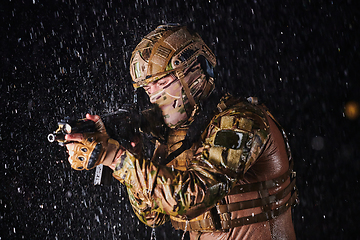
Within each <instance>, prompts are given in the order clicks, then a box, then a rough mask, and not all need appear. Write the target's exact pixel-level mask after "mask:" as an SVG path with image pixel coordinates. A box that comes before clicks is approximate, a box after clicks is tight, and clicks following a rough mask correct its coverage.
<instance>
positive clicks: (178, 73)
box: [175, 70, 196, 109]
mask: <svg viewBox="0 0 360 240" xmlns="http://www.w3.org/2000/svg"><path fill="white" fill-rule="evenodd" d="M175 76H176V77H177V78H178V79H179V80H180V83H181V85H182V86H183V89H184V91H185V94H186V97H187V98H188V100H189V103H190V105H191V109H194V108H195V106H196V102H195V100H194V98H193V96H192V95H191V92H190V88H189V85H188V84H187V83H186V82H185V80H184V79H185V75H184V71H183V70H178V71H176V72H175Z"/></svg>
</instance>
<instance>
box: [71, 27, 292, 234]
mask: <svg viewBox="0 0 360 240" xmlns="http://www.w3.org/2000/svg"><path fill="white" fill-rule="evenodd" d="M215 65H216V59H215V56H214V54H213V53H212V52H211V50H210V49H209V48H208V46H207V45H206V44H205V43H204V42H203V40H202V39H201V38H200V36H199V35H198V34H197V33H194V32H192V31H190V30H189V29H187V28H186V27H183V26H179V25H161V26H159V27H157V28H156V29H155V30H154V31H152V32H151V33H149V34H148V35H146V36H145V37H144V38H143V39H142V41H141V42H140V43H139V44H138V45H137V47H136V48H135V50H134V51H133V53H132V57H131V60H130V73H131V77H132V80H133V85H134V87H135V88H143V89H144V90H145V91H146V93H147V95H148V96H149V98H150V102H151V103H152V104H154V106H156V108H157V109H159V110H160V111H161V113H162V117H163V122H160V121H157V120H156V121H155V120H154V119H155V118H152V115H151V114H150V115H149V114H148V117H147V120H148V123H149V126H150V125H151V126H150V127H149V129H150V130H149V132H151V133H152V134H153V136H154V138H155V139H156V149H155V151H154V153H153V156H152V157H151V159H149V158H146V157H144V154H143V153H142V141H141V138H137V139H136V140H135V139H134V140H133V141H132V142H131V147H129V148H127V149H125V148H124V147H123V146H121V145H120V144H119V143H118V142H117V141H116V140H114V139H111V138H110V137H109V136H108V134H107V133H106V128H105V126H104V124H103V122H102V120H101V119H100V117H99V116H97V115H89V114H88V115H87V118H88V119H89V120H92V121H94V122H96V125H97V129H98V132H97V133H94V134H89V133H83V134H80V133H76V134H69V135H67V136H66V139H67V141H74V143H71V144H67V148H68V152H69V162H70V163H71V166H72V167H73V168H74V169H78V170H79V169H90V168H92V167H94V166H96V165H98V164H103V165H107V166H110V168H112V169H113V171H114V172H113V176H114V177H115V178H116V179H118V180H119V181H120V182H121V183H122V184H124V185H125V186H126V187H127V191H128V194H129V200H130V203H131V204H132V207H133V209H134V212H135V214H136V215H137V216H138V218H139V219H140V220H141V221H142V222H143V223H145V224H146V225H148V226H150V227H156V226H159V225H161V224H163V223H165V222H166V221H168V220H171V222H172V225H173V227H174V228H175V229H182V230H184V231H189V232H190V238H191V239H295V232H294V227H293V223H292V217H291V206H292V205H294V203H295V202H296V199H297V195H296V187H295V181H294V179H293V178H292V176H291V175H292V166H293V163H292V160H291V154H290V150H289V147H288V143H287V139H286V136H285V134H284V132H283V130H282V128H281V127H280V125H279V124H278V123H277V121H276V120H275V119H274V118H273V116H272V115H271V114H270V113H269V111H268V110H267V109H266V107H265V106H263V105H258V104H257V103H256V101H247V100H246V99H237V98H234V97H232V96H231V95H228V94H226V95H225V96H223V97H220V96H218V95H219V94H218V92H217V91H216V89H215V84H214V73H213V68H214V67H215ZM154 122H155V123H154ZM154 126H155V127H154ZM158 129H162V130H161V131H158Z"/></svg>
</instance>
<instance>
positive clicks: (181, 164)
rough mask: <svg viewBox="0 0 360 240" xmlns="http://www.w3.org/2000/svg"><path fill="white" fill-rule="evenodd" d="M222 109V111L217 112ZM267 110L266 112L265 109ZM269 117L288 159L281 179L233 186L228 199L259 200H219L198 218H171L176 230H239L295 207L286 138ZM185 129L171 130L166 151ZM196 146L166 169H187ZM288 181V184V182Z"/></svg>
mask: <svg viewBox="0 0 360 240" xmlns="http://www.w3.org/2000/svg"><path fill="white" fill-rule="evenodd" d="M221 104H222V105H221ZM226 105H228V104H225V103H224V102H222V103H220V104H219V105H218V107H219V108H226V107H227V106H226ZM220 110H222V109H220ZM265 111H266V110H265ZM266 113H267V114H268V115H269V116H270V118H271V119H272V120H273V121H274V122H275V123H276V125H277V126H278V128H279V130H280V131H281V133H282V135H283V138H284V141H285V145H286V148H287V149H286V150H287V153H288V158H289V169H288V170H287V171H286V172H285V173H284V174H282V175H281V176H279V177H277V178H275V179H271V180H267V181H262V182H255V183H249V184H241V185H240V184H238V185H235V186H234V187H233V189H232V190H231V191H230V193H229V194H228V195H227V196H232V195H237V194H244V193H250V192H257V193H258V194H259V198H256V199H251V200H246V201H235V202H231V203H228V204H227V203H225V201H224V199H223V200H221V201H219V202H218V203H217V204H216V205H215V206H214V207H213V208H212V209H210V210H209V211H207V212H205V213H203V214H201V215H200V216H198V217H196V218H194V219H191V220H182V219H180V218H176V217H173V216H171V222H172V225H173V227H174V228H175V229H177V230H178V229H181V230H184V231H198V232H214V231H228V230H229V229H231V228H235V227H240V226H244V225H248V224H253V223H259V222H264V221H267V220H271V219H274V218H276V217H277V216H279V215H281V214H282V213H284V212H286V211H287V210H288V209H289V208H290V207H291V206H294V205H295V204H296V203H297V201H298V198H297V189H296V185H295V172H293V160H292V157H291V153H290V148H289V145H288V141H287V137H286V135H285V132H284V130H283V129H282V127H281V126H280V125H279V124H278V122H277V121H276V120H275V119H274V118H273V116H272V115H271V114H270V113H269V112H268V111H266ZM186 130H187V129H178V130H173V131H172V132H171V133H170V135H169V138H168V145H167V149H166V150H167V151H168V152H169V153H170V152H172V151H174V150H175V149H177V143H178V142H180V141H181V140H183V139H184V137H185V135H186ZM195 150H196V146H194V145H193V147H192V148H191V149H189V150H187V151H185V152H183V153H182V154H181V155H179V156H178V157H176V158H175V159H174V160H173V161H171V162H170V163H168V164H167V166H169V167H173V168H175V169H179V170H182V171H184V170H186V166H187V164H188V163H189V162H188V161H190V160H191V159H192V154H193V153H194V152H195ZM288 179H290V181H287V180H288ZM285 182H288V184H287V186H285V187H284V188H283V189H282V190H280V191H278V192H276V193H275V194H273V195H270V194H269V189H271V188H274V187H277V186H280V185H282V184H284V183H285ZM290 193H291V196H290V198H289V199H288V200H287V201H286V202H285V203H282V204H281V205H280V206H278V207H277V208H275V209H271V208H270V205H271V204H274V203H277V202H279V201H280V200H282V199H284V198H285V197H286V196H288V195H289V194H290ZM257 207H260V208H261V210H262V211H261V213H258V214H252V215H250V216H245V217H241V218H235V219H231V213H232V212H235V211H239V210H244V209H252V208H257Z"/></svg>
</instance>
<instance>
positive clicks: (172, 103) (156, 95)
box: [144, 75, 188, 128]
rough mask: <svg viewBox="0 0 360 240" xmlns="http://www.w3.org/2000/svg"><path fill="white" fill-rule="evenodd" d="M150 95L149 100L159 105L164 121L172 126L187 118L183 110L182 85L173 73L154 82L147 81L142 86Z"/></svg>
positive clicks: (184, 103)
mask: <svg viewBox="0 0 360 240" xmlns="http://www.w3.org/2000/svg"><path fill="white" fill-rule="evenodd" d="M144 89H145V91H146V93H147V94H148V95H149V97H150V102H151V103H153V104H156V105H158V106H159V108H160V109H161V111H162V114H163V117H164V121H165V123H166V124H167V125H168V126H169V127H170V128H174V127H177V126H179V125H180V124H182V123H184V122H185V121H186V120H187V119H188V115H187V113H186V110H185V105H186V104H187V102H188V101H187V100H186V102H184V99H183V94H182V92H183V91H182V85H181V83H180V80H178V79H177V78H175V76H173V75H167V76H165V77H163V78H161V79H159V80H158V81H156V82H152V83H149V84H148V85H147V86H145V87H144Z"/></svg>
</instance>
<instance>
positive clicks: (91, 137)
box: [65, 114, 122, 170]
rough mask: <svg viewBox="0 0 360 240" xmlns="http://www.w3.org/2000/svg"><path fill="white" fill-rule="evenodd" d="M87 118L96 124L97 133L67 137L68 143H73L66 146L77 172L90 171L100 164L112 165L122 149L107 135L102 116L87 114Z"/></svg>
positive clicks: (68, 135) (74, 134)
mask: <svg viewBox="0 0 360 240" xmlns="http://www.w3.org/2000/svg"><path fill="white" fill-rule="evenodd" d="M86 118H87V119H88V120H91V121H94V122H95V126H96V129H97V132H94V133H73V134H67V135H66V136H65V139H66V141H68V142H69V141H71V142H72V143H68V144H66V147H67V150H68V153H69V159H68V160H69V162H70V164H71V167H72V168H73V169H75V170H84V169H85V170H90V169H92V168H94V167H95V166H97V165H99V164H104V165H108V166H109V165H111V163H112V162H113V160H114V158H115V156H116V153H117V152H118V151H119V150H120V148H121V147H120V144H119V142H117V141H116V140H114V139H111V138H110V137H109V135H108V134H107V133H106V129H105V126H104V123H103V121H102V120H101V119H100V116H98V115H90V114H87V115H86ZM121 150H122V149H121Z"/></svg>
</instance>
